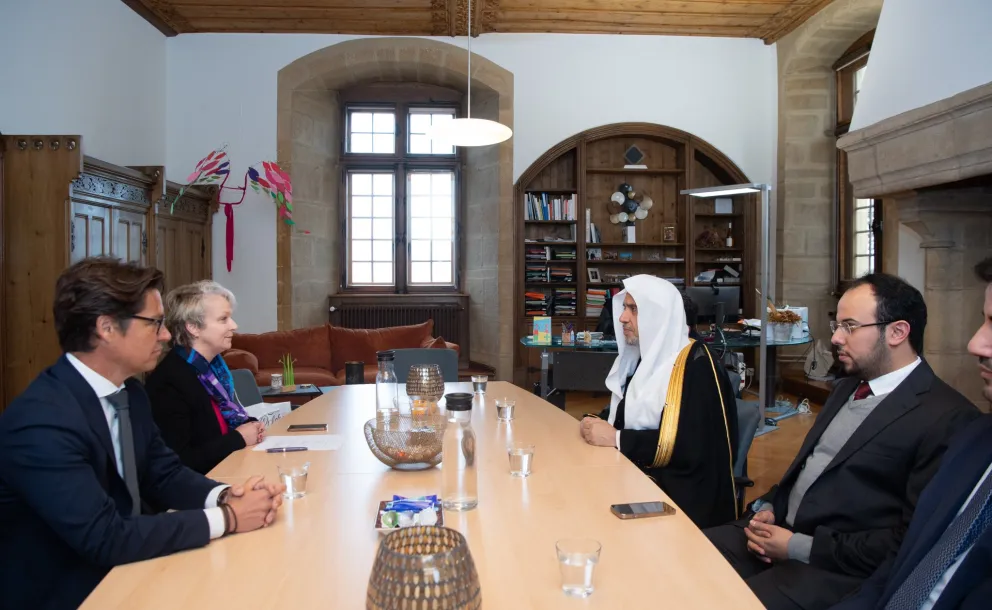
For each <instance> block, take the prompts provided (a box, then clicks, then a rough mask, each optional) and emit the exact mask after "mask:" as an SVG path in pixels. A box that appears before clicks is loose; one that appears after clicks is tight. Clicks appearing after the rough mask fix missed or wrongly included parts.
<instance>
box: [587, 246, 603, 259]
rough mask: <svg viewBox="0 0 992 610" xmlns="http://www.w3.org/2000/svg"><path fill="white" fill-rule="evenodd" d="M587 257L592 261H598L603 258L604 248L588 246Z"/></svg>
mask: <svg viewBox="0 0 992 610" xmlns="http://www.w3.org/2000/svg"><path fill="white" fill-rule="evenodd" d="M586 259H587V260H591V261H598V260H602V259H603V249H602V248H588V249H586Z"/></svg>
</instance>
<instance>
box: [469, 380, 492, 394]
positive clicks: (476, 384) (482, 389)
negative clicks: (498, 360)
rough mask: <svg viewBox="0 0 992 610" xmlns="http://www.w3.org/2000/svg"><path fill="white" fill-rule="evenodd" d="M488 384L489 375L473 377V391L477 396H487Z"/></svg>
mask: <svg viewBox="0 0 992 610" xmlns="http://www.w3.org/2000/svg"><path fill="white" fill-rule="evenodd" d="M488 383H489V375H472V390H473V391H474V392H475V393H476V394H485V393H486V385H487V384H488Z"/></svg>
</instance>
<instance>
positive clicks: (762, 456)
mask: <svg viewBox="0 0 992 610" xmlns="http://www.w3.org/2000/svg"><path fill="white" fill-rule="evenodd" d="M789 398H790V399H791V400H792V401H793V403H795V401H796V398H795V396H789ZM609 402H610V398H609V395H608V394H598V393H597V394H592V393H588V392H569V393H568V395H567V397H566V400H565V410H566V411H567V412H568V414H569V415H571V416H572V417H574V418H575V419H581V418H582V414H583V413H599V412H600V411H601V410H602V409H603V408H605V407H606V406H607V405H608V404H609ZM810 407H811V410H812V411H813V412H812V413H810V414H806V415H803V414H800V415H795V416H793V417H790V418H788V419H785V420H782V421H781V422H779V426H778V427H779V429H778V430H775V431H774V432H769V433H767V434H763V435H761V436H759V437H758V438H756V439H754V443H753V444H752V445H751V451H750V452H749V453H748V456H747V471H748V476H749V477H750V478H751V480H752V481H754V487H752V488H750V489H749V490H748V491H747V501H748V502H750V501H751V500H753V499H755V498H757V497H758V496H761V495H762V494H764V493H765V492H766V491H768V489H769V488H770V487H771V486H772V485H774V484H775V483H778V481H779V479H780V478H781V477H782V475H783V474H785V470H786V468H788V467H789V464H791V463H792V460H793V459H794V458H795V457H796V453H798V452H799V447H800V446H801V445H802V444H803V439H804V438H805V437H806V433H807V432H809V429H810V428H811V427H812V426H813V421H814V420H815V419H816V414H817V413H819V411H820V405H810Z"/></svg>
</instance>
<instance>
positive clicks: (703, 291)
mask: <svg viewBox="0 0 992 610" xmlns="http://www.w3.org/2000/svg"><path fill="white" fill-rule="evenodd" d="M685 294H686V296H688V297H689V298H690V299H692V302H693V303H695V304H696V306H697V307H699V319H698V320H697V321H698V322H700V323H707V322H714V323H719V324H722V323H723V322H724V321H726V320H728V319H730V320H736V319H737V312H738V311H739V310H740V308H741V287H740V286H720V285H719V284H717V285H714V286H689V287H687V288H686V289H685Z"/></svg>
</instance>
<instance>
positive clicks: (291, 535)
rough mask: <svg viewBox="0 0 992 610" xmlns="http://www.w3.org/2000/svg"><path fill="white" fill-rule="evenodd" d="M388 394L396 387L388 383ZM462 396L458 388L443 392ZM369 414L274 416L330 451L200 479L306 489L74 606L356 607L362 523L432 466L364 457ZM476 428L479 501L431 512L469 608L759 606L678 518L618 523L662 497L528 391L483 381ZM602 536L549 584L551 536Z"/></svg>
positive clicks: (331, 398)
mask: <svg viewBox="0 0 992 610" xmlns="http://www.w3.org/2000/svg"><path fill="white" fill-rule="evenodd" d="M402 391H403V390H402V387H401V392H402ZM458 391H463V392H471V384H469V383H457V384H455V383H451V384H447V386H446V392H449V393H450V392H458ZM504 396H505V397H508V398H512V399H515V400H516V401H517V406H516V412H515V418H514V420H513V421H512V422H511V423H509V424H505V423H500V422H498V421H497V419H496V406H495V404H494V403H495V400H496V399H499V398H503V397H504ZM374 416H375V386H374V385H371V384H369V385H351V386H342V387H340V388H335V389H334V390H332V391H330V392H329V393H327V394H325V395H323V396H321V397H320V398H317V399H315V400H313V401H311V402H309V403H307V404H306V405H304V406H302V407H300V408H299V409H297V410H296V411H293V412H292V413H291V414H290V415H288V416H286V417H284V418H283V419H281V420H279V421H278V422H276V423H275V424H274V425H273V426H272V427H271V429H270V430H269V431H268V434H269V435H280V434H283V433H285V430H286V427H287V426H288V425H290V424H293V423H298V424H300V423H327V428H328V429H327V434H338V435H341V436H342V437H343V438H344V444H343V446H342V447H341V449H340V450H338V451H306V452H298V453H286V454H268V453H264V452H257V451H251V450H242V451H238V452H236V453H234V454H232V455H231V456H229V457H228V458H227V459H226V460H224V461H223V462H222V463H221V464H219V465H218V466H217V467H216V468H215V469H214V470H213V471H212V472H211V475H210V476H211V478H213V479H215V480H218V481H221V482H225V483H236V482H243V481H244V480H245V479H246V478H247V477H249V476H250V475H253V474H261V475H264V476H265V477H266V478H267V479H274V480H278V477H277V471H276V467H277V465H279V464H289V463H302V462H307V461H309V462H310V472H309V476H308V481H307V495H306V496H305V497H303V498H300V499H296V500H287V501H286V502H285V503H284V504H283V507H282V509H281V510H280V512H279V517H278V519H277V521H276V523H274V524H273V525H272V526H270V527H268V528H265V529H263V530H260V531H256V532H251V533H246V534H238V535H234V536H228V537H225V538H221V539H219V540H215V541H213V542H211V543H210V544H209V545H207V546H206V547H203V548H200V549H195V550H191V551H186V552H183V553H178V554H175V555H171V556H169V557H163V558H160V559H154V560H150V561H144V562H140V563H135V564H130V565H126V566H121V567H118V568H115V569H114V570H113V571H111V573H110V574H109V575H108V576H107V578H105V579H104V581H103V582H102V583H101V584H100V585H99V587H97V589H96V590H95V591H94V592H93V593H92V594H91V595H90V597H89V598H88V599H87V600H86V602H85V603H84V604H83V606H82V608H84V609H86V610H96V609H100V610H111V609H125V608H126V609H128V610H132V609H136V608H141V609H143V610H156V609H159V608H161V609H166V608H168V609H173V608H184V607H189V608H237V609H250V608H259V609H263V608H264V609H266V610H269V609H272V608H292V609H293V610H307V609H311V608H312V609H318V608H319V609H321V610H323V609H326V608H349V609H350V608H363V607H364V606H365V595H366V589H367V585H368V580H369V574H370V572H371V569H372V564H373V562H374V559H375V553H376V550H377V549H378V544H379V541H380V539H381V537H380V534H379V533H378V532H376V531H375V529H374V528H373V524H374V521H375V517H376V511H377V508H378V504H379V501H381V500H389V499H392V496H393V494H400V495H405V496H414V495H424V494H435V493H436V494H440V484H441V472H440V468H439V467H438V468H433V469H431V470H427V471H418V472H400V471H396V470H391V469H390V468H388V467H387V466H385V465H384V464H382V463H381V462H379V461H378V460H377V459H376V458H375V456H373V455H372V453H371V451H370V450H369V448H368V446H367V445H366V442H365V437H364V435H363V432H362V428H363V425H364V423H365V422H366V421H367V420H369V419H371V418H373V417H374ZM472 426H473V428H474V430H475V433H476V436H477V458H478V469H479V506H478V508H476V509H475V510H471V511H467V512H454V511H445V514H444V519H445V525H446V526H448V527H452V528H454V529H457V530H458V531H460V532H461V533H463V534H464V535H465V537H466V538H467V539H468V543H469V549H470V551H471V553H472V557H473V559H474V561H475V563H476V567H477V568H478V571H479V578H480V581H481V585H482V599H483V607H485V608H493V609H497V608H500V609H501V608H514V609H524V608H534V609H542V610H544V609H550V608H577V607H583V608H609V609H621V608H645V607H655V606H658V607H662V606H663V607H667V608H706V609H710V608H735V609H740V610H746V609H748V608H755V609H760V608H761V607H762V606H761V604H760V602H759V601H758V600H757V598H755V596H754V595H753V594H752V593H751V591H750V589H748V587H747V585H746V584H745V583H744V581H743V580H741V579H740V577H738V576H737V574H736V573H735V572H734V570H733V569H732V568H731V567H730V565H729V564H728V563H727V562H726V561H724V559H723V558H722V557H721V556H720V554H719V552H718V551H717V550H716V549H715V548H714V547H713V546H712V545H710V543H709V542H708V541H707V540H706V538H705V537H704V536H703V534H702V533H701V532H700V531H699V529H697V528H696V527H695V526H694V525H693V524H692V522H691V521H689V519H688V518H687V517H686V516H685V515H684V514H682V513H681V511H679V512H678V513H677V514H676V515H674V516H669V517H657V518H651V519H636V520H626V521H622V520H620V519H617V518H616V517H615V516H613V514H612V513H611V512H610V505H611V504H617V503H625V502H643V501H652V500H664V501H667V502H669V503H671V500H669V499H668V497H667V496H666V495H665V494H664V493H663V492H662V491H661V490H660V489H659V488H658V487H657V486H656V485H655V484H654V483H653V482H652V481H651V480H650V479H648V478H647V477H646V476H645V475H644V474H643V473H642V472H641V471H640V470H639V469H638V468H637V467H636V466H634V465H633V464H632V463H631V462H629V461H628V460H627V459H626V458H624V457H623V456H622V455H621V454H620V453H619V452H618V451H616V450H615V449H608V448H603V447H590V446H588V445H586V444H585V443H584V442H583V441H582V440H581V438H580V437H579V432H578V422H576V421H575V419H574V418H572V417H570V416H569V415H567V414H566V413H564V412H563V411H561V410H559V409H557V408H556V407H554V406H553V405H551V404H549V403H547V402H545V401H543V400H541V399H540V398H538V397H537V396H534V395H533V394H530V393H529V392H526V391H525V390H523V389H521V388H518V387H516V386H514V385H511V384H509V383H506V382H490V383H489V387H488V392H487V394H486V395H485V396H484V397H477V399H476V401H475V404H474V405H473V409H472ZM510 438H512V440H515V441H528V442H531V443H533V444H534V445H535V446H536V448H535V452H534V462H533V473H532V474H531V476H529V477H527V478H522V479H521V478H514V477H511V476H510V474H509V462H508V458H507V454H506V444H507V442H508V440H509V439H510ZM573 537H583V538H594V539H596V540H598V541H599V542H600V543H602V555H601V558H600V562H599V565H598V566H597V567H596V571H595V579H594V584H595V587H596V590H595V592H594V593H593V594H592V596H591V597H589V598H587V599H585V600H579V599H572V598H568V597H566V596H565V595H564V594H563V593H562V591H561V587H560V577H559V571H558V560H557V557H556V554H555V542H556V541H557V540H559V539H562V538H573Z"/></svg>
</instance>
